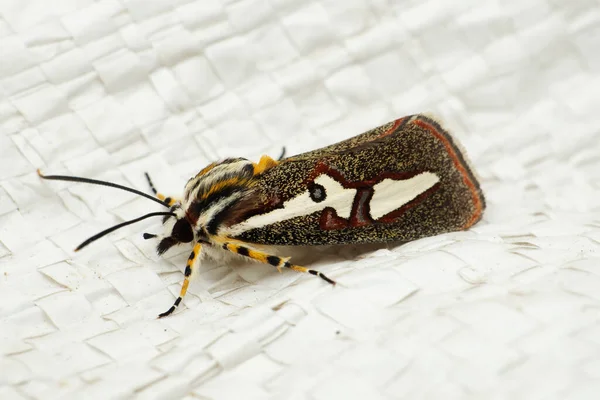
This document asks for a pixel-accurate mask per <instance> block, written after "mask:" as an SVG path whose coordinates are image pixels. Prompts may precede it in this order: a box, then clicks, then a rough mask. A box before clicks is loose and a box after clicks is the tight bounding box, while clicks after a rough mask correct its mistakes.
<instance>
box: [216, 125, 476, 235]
mask: <svg viewBox="0 0 600 400" xmlns="http://www.w3.org/2000/svg"><path fill="white" fill-rule="evenodd" d="M256 185H257V186H256V197H255V199H254V200H253V204H254V205H253V206H252V207H250V208H247V209H245V210H244V212H243V215H242V214H241V213H238V214H237V218H236V220H235V221H229V223H227V221H224V222H225V225H229V227H228V228H226V231H227V233H228V234H229V235H230V236H233V237H236V238H239V239H241V240H243V241H247V242H252V243H259V244H273V245H313V244H339V243H367V242H386V241H393V240H394V241H409V240H414V239H418V238H421V237H425V236H432V235H436V234H439V233H444V232H449V231H456V230H462V229H467V228H468V227H470V226H472V225H473V224H474V223H476V222H477V221H478V220H479V219H480V218H481V215H482V212H483V210H484V208H485V200H484V197H483V194H482V192H481V189H480V187H479V183H478V181H477V179H476V177H475V175H474V174H473V172H472V170H471V168H470V166H469V164H468V162H467V161H466V157H465V155H464V153H463V152H462V151H461V149H460V148H459V147H458V146H457V144H456V142H455V141H454V139H453V138H452V137H451V136H450V135H449V134H448V132H446V131H445V130H444V129H443V128H442V127H441V126H440V125H439V124H438V123H437V122H436V121H434V120H432V119H430V118H427V117H424V116H421V115H415V116H409V117H405V118H402V119H399V120H396V121H393V122H390V123H388V124H386V125H383V126H381V127H378V128H375V129H373V130H370V131H368V132H365V133H363V134H362V135H359V136H356V137H353V138H350V139H348V140H346V141H343V142H340V143H337V144H334V145H331V146H328V147H325V148H323V149H318V150H314V151H311V152H308V153H304V154H300V155H298V156H294V157H290V158H288V159H285V160H283V161H282V162H281V163H280V164H279V165H277V166H276V167H274V168H271V169H269V170H267V171H266V172H265V173H264V174H262V175H261V176H260V177H259V178H258V180H257V182H256ZM245 207H248V206H247V204H246V206H245Z"/></svg>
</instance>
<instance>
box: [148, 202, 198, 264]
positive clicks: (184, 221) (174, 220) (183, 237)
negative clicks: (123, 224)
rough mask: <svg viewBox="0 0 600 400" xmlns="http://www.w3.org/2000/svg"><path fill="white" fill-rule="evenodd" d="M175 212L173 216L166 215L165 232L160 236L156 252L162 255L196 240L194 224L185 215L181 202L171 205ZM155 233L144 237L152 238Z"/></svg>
mask: <svg viewBox="0 0 600 400" xmlns="http://www.w3.org/2000/svg"><path fill="white" fill-rule="evenodd" d="M171 211H172V212H173V213H174V215H172V216H166V217H165V218H164V219H163V225H164V227H165V233H164V234H163V235H162V236H160V237H159V241H158V245H157V246H156V252H157V253H158V254H159V255H161V254H163V253H164V252H166V251H167V250H169V249H170V248H171V247H173V246H175V245H176V244H180V243H190V242H192V241H194V239H195V235H194V230H193V228H192V224H191V223H190V221H189V219H188V218H187V217H186V215H185V211H184V210H183V208H182V207H181V205H180V204H179V203H176V204H175V205H173V206H172V207H171ZM153 237H156V236H155V235H149V234H144V238H146V239H150V238H153Z"/></svg>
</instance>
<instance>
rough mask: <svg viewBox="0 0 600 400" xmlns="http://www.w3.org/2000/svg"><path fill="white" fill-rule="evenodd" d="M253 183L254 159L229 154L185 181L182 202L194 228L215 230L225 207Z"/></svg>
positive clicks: (237, 200) (229, 206)
mask: <svg viewBox="0 0 600 400" xmlns="http://www.w3.org/2000/svg"><path fill="white" fill-rule="evenodd" d="M253 185H254V163H252V162H251V161H248V160H246V159H244V158H228V159H225V160H223V161H221V162H219V163H212V164H210V165H208V166H207V167H206V168H204V169H203V170H201V171H200V172H199V173H198V174H197V175H196V176H195V177H193V178H191V179H190V180H189V181H188V183H187V184H186V186H185V190H184V196H183V200H182V204H181V206H182V208H183V209H184V210H185V215H186V218H187V219H188V220H189V222H190V224H191V225H192V226H194V227H195V230H196V231H199V230H202V229H205V230H206V231H207V232H208V233H210V234H215V233H216V232H217V230H218V227H219V224H220V223H221V221H222V220H223V218H224V217H226V216H227V213H228V211H229V210H230V209H231V208H232V206H234V205H235V204H236V203H237V202H239V201H240V200H242V199H244V198H245V197H246V196H248V193H249V192H251V191H252V187H253Z"/></svg>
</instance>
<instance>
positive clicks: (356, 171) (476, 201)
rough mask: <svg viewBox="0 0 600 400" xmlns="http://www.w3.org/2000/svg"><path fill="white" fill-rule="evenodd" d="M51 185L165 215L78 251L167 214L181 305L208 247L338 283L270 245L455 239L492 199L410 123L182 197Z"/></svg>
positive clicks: (436, 127) (459, 158)
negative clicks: (106, 194)
mask: <svg viewBox="0 0 600 400" xmlns="http://www.w3.org/2000/svg"><path fill="white" fill-rule="evenodd" d="M38 173H39V174H40V176H41V177H42V178H44V179H53V180H63V181H74V182H84V183H91V184H97V185H104V186H110V187H114V188H118V189H122V190H127V191H129V192H132V193H135V194H138V195H140V196H144V197H146V198H149V199H152V200H153V201H156V202H158V203H160V204H161V205H162V206H164V207H167V208H168V211H165V212H153V213H150V214H146V215H144V216H142V217H139V218H136V219H133V220H130V221H126V222H123V223H120V224H118V225H115V226H113V227H111V228H109V229H106V230H105V231H102V232H100V233H98V234H97V235H94V236H92V237H91V238H89V239H87V240H86V241H84V242H83V243H81V244H80V245H79V246H78V247H77V249H76V250H79V249H81V248H83V247H85V246H87V245H88V244H89V243H91V242H93V241H95V240H97V239H98V238H100V237H102V236H104V235H106V234H108V233H110V232H112V231H114V230H116V229H119V228H121V227H123V226H126V225H130V224H132V223H135V222H138V221H141V220H142V219H145V218H149V217H152V216H162V217H163V224H164V225H165V226H166V231H165V232H166V233H165V234H163V235H156V234H149V233H144V238H145V239H156V240H157V247H156V250H157V252H158V254H163V253H164V252H165V251H167V250H168V249H170V248H171V247H173V246H176V245H180V244H184V243H191V244H192V247H193V249H192V251H191V253H190V255H189V258H188V260H187V264H186V267H185V273H184V281H183V284H182V287H181V291H180V294H179V297H177V299H176V300H175V302H174V304H173V305H172V306H171V308H169V309H168V310H167V311H166V312H164V313H162V314H160V315H159V318H162V317H165V316H167V315H169V314H171V313H172V312H173V311H174V310H175V309H176V308H177V307H178V306H179V304H180V303H181V301H182V299H183V297H184V296H185V294H186V291H187V289H188V285H189V281H190V276H191V275H192V272H194V270H196V269H197V267H198V262H197V261H198V257H199V255H200V252H201V251H202V248H203V247H204V248H211V249H212V248H214V249H222V250H223V251H227V252H231V253H235V254H238V255H240V256H243V257H246V258H249V259H252V260H255V261H258V262H261V263H265V264H269V265H272V266H273V267H276V268H277V269H279V270H280V271H281V269H282V268H287V269H292V270H294V271H298V272H304V273H309V274H312V275H316V276H318V277H320V278H322V279H323V280H325V281H326V282H328V283H330V284H335V281H334V280H332V279H330V278H329V277H327V276H325V275H324V274H322V273H321V272H318V271H315V270H313V269H309V268H306V267H303V266H299V265H295V264H293V263H292V262H290V258H289V257H281V256H279V255H276V254H271V253H270V252H267V251H265V250H264V249H263V247H264V246H265V245H323V244H344V245H348V244H353V243H373V242H389V241H400V242H407V241H411V240H415V239H418V238H422V237H426V236H432V235H437V234H441V233H445V232H450V231H458V230H463V229H467V228H469V227H471V226H472V225H473V224H475V223H476V222H477V221H479V220H480V219H481V216H482V214H483V211H484V209H485V199H484V196H483V193H482V191H481V188H480V185H479V182H478V180H477V178H476V177H475V174H474V173H473V170H472V169H471V167H470V166H469V163H468V161H467V159H466V156H465V154H464V152H462V151H461V149H460V147H459V145H458V143H457V142H456V140H455V139H453V138H452V137H451V135H450V134H449V133H448V132H447V131H446V130H444V129H443V128H442V127H441V126H440V124H439V123H438V122H436V121H435V120H434V119H431V118H429V117H426V116H424V115H411V116H406V117H403V118H400V119H398V120H395V121H392V122H389V123H387V124H385V125H382V126H380V127H378V128H375V129H372V130H369V131H367V132H365V133H363V134H361V135H358V136H356V137H353V138H350V139H348V140H345V141H342V142H339V143H336V144H333V145H331V146H327V147H324V148H322V149H317V150H314V151H310V152H307V153H303V154H299V155H295V156H292V157H288V158H283V155H282V157H280V159H279V160H274V159H272V158H271V157H269V156H267V155H264V156H262V157H261V158H260V160H259V161H258V163H254V162H252V161H249V160H247V159H245V158H227V159H225V160H223V161H220V162H213V163H211V164H209V165H208V166H206V167H205V168H204V169H202V170H201V171H200V172H198V173H197V174H196V175H195V176H193V177H192V178H190V179H189V180H188V182H187V184H186V185H185V188H184V191H183V195H182V196H181V197H167V196H165V195H163V194H161V193H159V192H157V190H156V189H155V188H154V185H153V183H152V181H151V179H150V177H149V176H148V174H146V177H147V179H148V183H149V186H150V188H151V190H152V192H153V193H154V196H150V195H149V194H146V193H143V192H140V191H138V190H136V189H132V188H129V187H126V186H122V185H118V184H115V183H111V182H105V181H98V180H94V179H88V178H81V177H73V176H61V175H47V176H46V175H42V174H41V173H40V172H39V171H38Z"/></svg>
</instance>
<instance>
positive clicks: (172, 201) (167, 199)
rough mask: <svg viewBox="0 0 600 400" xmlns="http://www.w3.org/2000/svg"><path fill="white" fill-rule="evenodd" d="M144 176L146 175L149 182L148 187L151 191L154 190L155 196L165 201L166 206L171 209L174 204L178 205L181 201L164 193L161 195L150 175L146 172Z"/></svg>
mask: <svg viewBox="0 0 600 400" xmlns="http://www.w3.org/2000/svg"><path fill="white" fill-rule="evenodd" d="M144 175H146V180H147V181H148V185H150V190H152V193H154V195H155V196H156V197H157V198H158V199H159V200H161V201H163V202H164V203H165V204H166V205H168V206H169V207H171V206H172V205H173V204H175V203H177V202H178V201H179V200H178V199H176V198H174V197H170V196H165V195H164V194H162V193H159V192H158V191H157V190H156V188H155V187H154V183H152V179H150V175H148V173H147V172H144Z"/></svg>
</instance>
